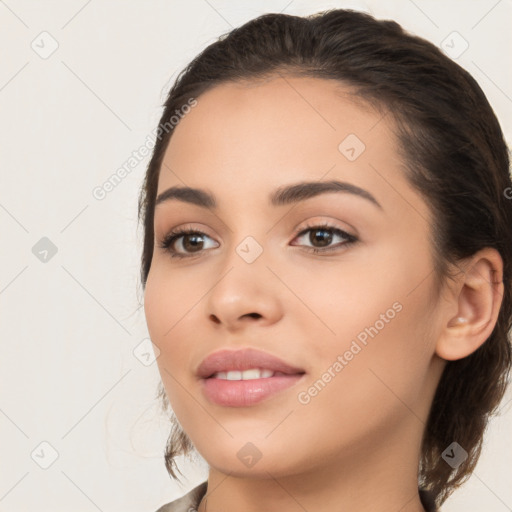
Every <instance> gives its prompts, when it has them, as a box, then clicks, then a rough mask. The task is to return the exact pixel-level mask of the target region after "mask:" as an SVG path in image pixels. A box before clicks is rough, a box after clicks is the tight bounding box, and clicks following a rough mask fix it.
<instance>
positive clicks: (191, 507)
mask: <svg viewBox="0 0 512 512" xmlns="http://www.w3.org/2000/svg"><path fill="white" fill-rule="evenodd" d="M207 487H208V482H207V481H204V482H202V483H201V484H199V485H198V486H197V487H194V488H193V489H192V490H191V491H189V492H188V493H187V494H185V496H182V497H181V498H179V499H177V500H175V501H172V502H171V503H167V504H166V505H163V506H162V507H160V508H159V509H158V510H157V511H156V512H195V511H197V508H198V507H199V503H201V500H202V499H203V496H204V495H205V494H206V489H207ZM419 494H420V500H421V504H422V505H423V508H424V509H425V510H426V512H437V509H436V504H435V501H434V497H433V496H432V494H431V493H430V492H429V491H426V490H423V489H420V490H419Z"/></svg>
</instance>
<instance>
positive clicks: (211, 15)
mask: <svg viewBox="0 0 512 512" xmlns="http://www.w3.org/2000/svg"><path fill="white" fill-rule="evenodd" d="M333 7H351V8H356V9H360V10H366V11H368V12H370V13H372V14H374V15H376V16H377V17H380V18H390V19H394V20H396V21H398V22H399V23H401V24H403V26H404V27H405V28H406V29H408V30H410V31H411V32H414V33H416V34H418V35H420V36H423V37H425V38H427V39H429V40H431V41H432V42H434V43H435V44H437V45H441V43H442V41H444V40H445V39H446V38H447V37H448V36H449V35H450V34H452V32H453V31H457V32H458V33H459V34H460V35H461V36H462V37H463V38H464V40H466V41H467V42H468V43H469V48H468V49H467V50H466V51H465V52H464V53H463V54H462V55H460V56H459V57H457V59H456V60H457V61H458V62H459V63H460V64H461V65H462V66H464V67H465V68H467V69H468V70H469V71H470V72H471V73H472V74H473V76H474V77H475V78H476V79H477V80H478V82H479V83H480V85H481V87H482V88H483V90H484V91H485V93H486V94H487V96H488V98H489V101H490V103H491V104H492V105H493V108H494V109H495V111H496V113H497V115H498V118H499V119H500V122H501V124H502V127H503V130H504V132H505V134H506V137H507V140H508V141H510V140H511V134H512V131H511V125H512V115H511V103H512V100H511V97H512V67H511V66H510V49H511V47H512V44H511V43H512V36H511V33H512V31H511V19H512V18H511V14H512V4H511V1H510V0H501V1H497V0H490V1H482V0H481V1H449V2H447V1H443V0H439V1H425V0H415V1H412V0H401V1H387V2H378V1H376V0H375V1H368V2H355V1H353V2H345V1H309V2H306V1H299V0H295V1H290V0H280V1H277V0H273V1H271V0H268V1H255V0H254V1H244V2H237V1H231V2H229V1H226V0H191V1H181V2H177V1H165V2H164V1H157V0H151V1H148V0H145V1H142V0H140V1H126V0H124V1H121V0H118V1H113V0H108V1H105V0H103V1H101V0H89V1H86V0H73V1H69V0H67V1H64V0H61V1H55V0H54V1H51V2H50V1H47V2H37V1H28V0H27V1H22V0H5V1H0V47H1V48H2V61H1V66H0V140H1V146H0V147H1V153H0V158H1V160H0V172H1V180H2V181H1V188H0V223H1V231H0V232H1V238H2V240H1V244H2V250H1V270H0V272H1V274H0V312H1V324H0V325H1V340H2V341H1V345H0V393H1V396H0V511H7V510H8V511H10V512H21V511H29V510H37V511H38V512H43V511H52V512H57V511H64V510H66V511H67V510H74V511H75V512H81V511H83V512H89V511H91V512H93V511H95V510H100V511H121V510H122V511H126V512H130V511H134V512H135V511H137V512H143V511H148V512H154V510H156V508H158V507H159V506H160V505H161V504H163V503H165V502H168V501H170V500H172V499H174V498H176V497H178V496H179V495H181V494H183V493H184V492H186V491H187V490H188V489H190V488H192V487H193V486H195V485H196V484H198V483H199V482H200V481H202V480H203V479H204V478H205V477H206V467H205V465H204V463H200V464H199V465H195V466H194V465H191V464H185V465H184V466H183V467H184V471H185V474H186V475H188V477H189V480H188V482H187V483H186V484H185V485H184V486H183V487H180V486H179V485H178V484H177V483H174V482H173V481H171V480H170V479H169V477H168V475H167V473H166V470H165V467H164V464H163V447H164V443H165V440H166V438H167V434H168V423H167V419H166V418H165V417H163V416H161V415H159V411H158V404H157V402H156V401H155V397H154V395H155V391H156V387H157V383H158V381H159V375H158V371H157V368H156V364H155V363H153V364H148V363H149V362H151V358H150V356H148V355H144V354H147V350H146V349H147V348H148V346H147V341H144V340H145V339H146V338H147V336H148V333H147V329H146V326H145V319H144V312H143V308H142V307H141V304H142V300H143V294H142V288H141V287H140V286H139V256H140V250H141V239H142V231H141V230H139V231H138V230H137V221H136V215H137V197H138V191H139V188H140V185H141V183H142V179H143V176H144V172H145V168H146V165H147V162H148V159H149V157H146V158H144V159H143V160H142V161H141V162H140V163H139V164H138V165H136V166H135V167H133V169H131V172H130V173H129V174H128V175H127V176H126V178H125V179H124V180H123V181H122V182H121V183H119V184H118V185H117V186H116V187H115V189H114V190H112V191H111V192H109V193H108V194H107V195H106V197H105V198H104V199H103V200H98V199H96V198H95V197H94V196H93V194H92V191H93V189H94V188H95V187H98V186H101V185H102V184H103V183H104V182H105V181H106V180H108V179H109V177H110V176H111V175H112V174H113V173H114V172H115V171H116V170H117V169H118V168H120V167H121V166H123V165H124V164H125V163H126V162H127V161H128V159H129V158H130V156H131V155H132V152H133V151H137V150H139V149H140V148H141V147H142V146H144V145H145V144H146V142H147V140H148V139H147V137H148V136H150V134H151V132H152V131H153V130H154V129H155V127H156V124H157V122H158V119H159V116H160V113H161V110H160V105H161V104H162V102H163V101H164V98H165V94H166V92H167V90H168V88H169V86H170V84H171V83H172V81H173V80H174V79H175V78H176V75H177V73H178V72H179V71H180V70H181V69H182V68H183V67H184V66H185V65H186V64H187V63H188V62H189V61H190V60H191V59H192V58H193V57H194V56H195V55H196V54H197V53H198V52H199V51H200V50H202V49H203V48H204V47H205V46H206V45H208V44H209V43H211V42H213V41H214V40H215V39H216V38H217V37H218V36H219V35H221V34H222V33H225V32H227V31H228V30H230V29H231V28H232V27H235V26H238V25H240V24H242V23H243V22H245V21H247V20H249V19H251V18H253V17H255V16H257V15H259V14H263V13H265V12H281V11H282V12H285V13H288V14H298V15H304V14H309V13H313V12H317V11H320V10H323V9H327V8H333ZM44 31H46V32H48V33H49V34H50V36H48V35H40V34H41V33H42V32H44ZM54 41H56V43H55V42H54ZM448 41H450V39H448ZM57 43H58V48H57V49H56V51H55V52H54V53H53V54H52V55H50V56H47V55H45V54H44V52H48V51H49V50H51V45H52V44H57ZM460 44H463V43H462V42H461V40H456V41H455V43H454V46H455V50H457V49H459V50H460V49H462V47H461V46H460ZM457 45H459V46H457ZM33 47H34V48H33ZM43 57H46V58H43ZM43 237H47V238H49V239H50V240H51V242H52V243H53V244H54V245H55V246H56V248H57V253H56V254H55V255H54V256H53V257H50V254H51V253H50V254H49V255H47V256H46V257H47V259H48V261H46V262H43V261H41V260H40V259H39V258H38V257H36V255H35V254H34V253H33V251H32V248H33V247H34V246H35V245H36V244H37V243H38V242H39V240H40V239H41V238H43ZM36 247H39V246H36ZM39 250H42V249H41V248H39ZM36 252H37V251H36ZM39 257H43V258H44V253H40V255H39ZM141 343H142V345H140V344H141ZM134 350H135V354H134ZM136 355H138V357H136ZM148 357H149V358H150V359H148ZM144 363H146V364H144ZM511 399H512V393H511V391H510V390H509V391H508V393H507V396H506V398H505V400H504V401H503V404H505V403H507V402H508V404H507V407H506V409H505V412H504V413H503V415H502V416H501V417H500V418H497V419H494V420H493V421H492V423H491V425H490V427H489V431H488V436H487V438H486V442H485V446H484V452H483V455H482V457H481V459H480V462H479V464H478V466H477V468H476V471H475V473H474V475H473V476H472V478H471V479H470V480H469V481H468V483H467V484H466V485H465V487H463V489H462V490H460V491H458V492H457V493H456V494H455V495H454V496H453V497H452V498H450V499H449V501H448V502H447V503H446V505H445V506H444V507H443V511H448V512H458V511H460V512H462V511H464V512H471V511H473V512H476V511H478V512H481V511H482V510H485V511H487V512H505V511H509V510H512V485H511V483H512V482H511V476H510V469H509V468H510V463H511V461H512V440H511V437H512V436H511V432H512V412H511V410H510V409H511V407H510V405H511V402H510V400H511ZM41 443H49V444H41ZM54 450H55V452H54ZM57 454H58V458H57V459H56V460H55V461H53V458H55V456H56V455H57ZM52 462H53V463H52ZM50 463H51V465H49V464H50ZM45 465H49V467H48V468H47V469H43V468H42V467H41V466H45Z"/></svg>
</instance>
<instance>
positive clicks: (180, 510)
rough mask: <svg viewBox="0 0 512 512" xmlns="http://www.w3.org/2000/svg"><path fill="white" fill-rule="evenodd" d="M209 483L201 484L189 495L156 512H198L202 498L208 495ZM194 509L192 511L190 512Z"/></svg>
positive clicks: (163, 506)
mask: <svg viewBox="0 0 512 512" xmlns="http://www.w3.org/2000/svg"><path fill="white" fill-rule="evenodd" d="M207 485H208V484H207V482H206V481H204V482H202V483H200V484H199V485H198V486H197V487H194V488H193V489H192V490H191V491H189V492H188V493H187V494H185V495H184V496H182V497H181V498H178V499H177V500H174V501H171V502H170V503H166V504H165V505H162V506H161V507H160V508H159V509H158V510H157V511H156V512H193V511H196V510H197V507H198V506H199V503H200V502H201V499H202V497H203V496H204V495H205V494H206V488H207ZM190 509H192V510H190Z"/></svg>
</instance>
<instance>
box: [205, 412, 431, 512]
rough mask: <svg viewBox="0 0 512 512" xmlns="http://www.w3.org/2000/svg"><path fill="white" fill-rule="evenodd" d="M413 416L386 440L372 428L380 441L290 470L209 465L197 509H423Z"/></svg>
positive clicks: (373, 511)
mask: <svg viewBox="0 0 512 512" xmlns="http://www.w3.org/2000/svg"><path fill="white" fill-rule="evenodd" d="M411 416H412V415H411ZM412 418H414V417H412ZM415 421H416V422H417V419H416V420H414V419H411V421H410V423H409V425H408V428H406V429H405V430H406V431H405V432H404V431H401V432H400V433H395V436H394V437H393V438H392V439H389V438H388V439H387V440H386V442H382V437H381V436H379V435H377V434H376V435H374V436H373V438H374V439H377V440H379V442H374V443H368V442H365V443H361V444H360V445H357V446H354V448H352V449H344V450H343V453H342V454H340V453H337V454H336V455H333V458H332V460H329V461H324V463H323V464H322V466H320V467H308V468H307V471H303V472H300V473H296V474H293V475H291V474H290V472H287V471H286V470H283V471H278V470H276V469H273V468H271V467H266V468H260V471H259V473H258V474H257V475H256V474H255V473H252V475H243V474H242V475H234V474H233V473H231V474H226V473H224V472H222V471H219V470H217V469H215V468H211V469H210V472H209V476H208V491H207V494H206V496H205V497H204V498H203V500H202V501H201V504H200V506H199V507H198V512H220V511H228V510H238V511H243V512H260V511H261V510H265V511H267V512H278V511H279V512H304V511H305V510H315V512H331V511H332V510H338V511H350V512H397V511H398V510H399V511H400V512H425V510H424V508H423V506H422V504H421V501H420V497H419V493H418V462H419V453H420V446H419V439H420V438H421V436H418V435H417V434H418V431H419V430H421V429H418V425H417V424H414V422H415ZM407 430H408V432H407ZM379 438H380V439H379ZM412 440H416V442H412ZM306 464H307V461H305V462H304V466H306ZM256 467H257V466H255V468H256Z"/></svg>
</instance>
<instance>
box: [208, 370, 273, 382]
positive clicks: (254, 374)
mask: <svg viewBox="0 0 512 512" xmlns="http://www.w3.org/2000/svg"><path fill="white" fill-rule="evenodd" d="M273 375H274V372H273V371H272V370H267V369H261V368H251V369H249V370H244V371H243V372H240V371H236V370H232V371H229V372H217V373H216V374H214V375H213V378H214V379H223V380H252V379H268V378H269V377H272V376H273Z"/></svg>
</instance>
